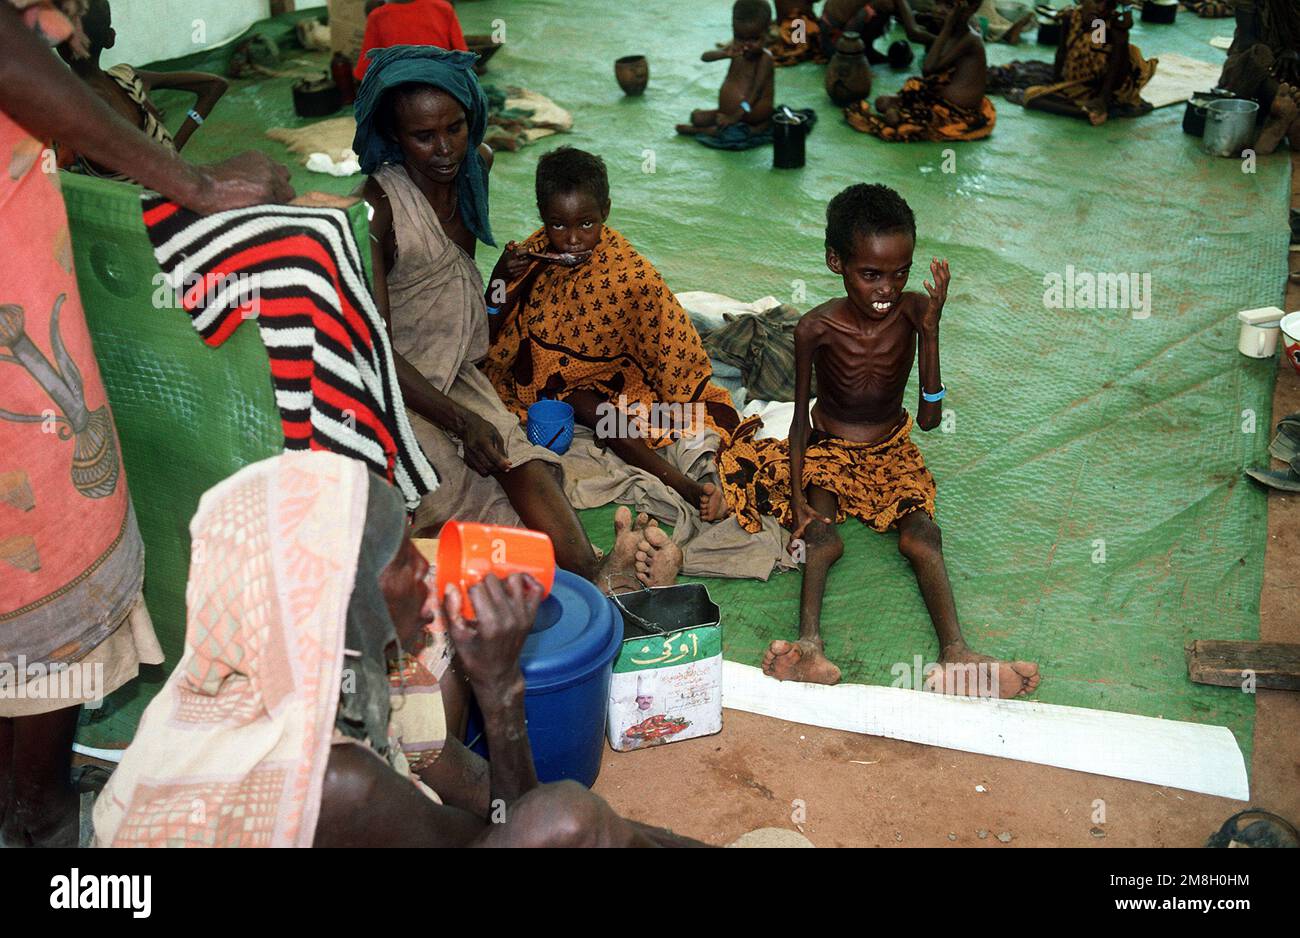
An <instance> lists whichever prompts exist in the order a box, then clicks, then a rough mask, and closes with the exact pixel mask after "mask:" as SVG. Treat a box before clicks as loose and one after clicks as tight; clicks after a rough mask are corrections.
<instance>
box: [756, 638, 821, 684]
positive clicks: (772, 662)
mask: <svg viewBox="0 0 1300 938" xmlns="http://www.w3.org/2000/svg"><path fill="white" fill-rule="evenodd" d="M763 673H764V674H766V675H768V676H769V677H774V678H776V679H777V680H778V681H802V682H804V683H806V684H838V683H839V682H840V669H839V668H837V667H835V665H833V664H831V663H830V661H829V660H828V659H827V657H826V655H825V654H824V653H823V652H822V648H821V643H820V642H816V641H813V640H812V639H803V640H801V641H798V642H783V641H781V640H780V639H778V640H777V641H774V642H773V643H772V644H770V645H768V646H767V651H766V652H764V653H763Z"/></svg>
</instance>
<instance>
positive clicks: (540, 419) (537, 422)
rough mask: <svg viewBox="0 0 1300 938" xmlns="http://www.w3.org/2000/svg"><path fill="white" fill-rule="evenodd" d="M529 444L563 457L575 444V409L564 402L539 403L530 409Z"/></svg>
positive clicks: (527, 430)
mask: <svg viewBox="0 0 1300 938" xmlns="http://www.w3.org/2000/svg"><path fill="white" fill-rule="evenodd" d="M526 432H527V434H528V442H530V443H532V444H534V445H536V446H545V447H546V448H547V449H549V450H550V451H551V452H553V453H556V454H559V455H563V454H564V453H566V452H567V451H568V449H569V447H570V446H571V445H572V444H573V407H572V406H570V405H569V404H566V403H564V401H538V402H537V403H536V404H534V405H532V406H531V407H529V408H528V426H527V427H526Z"/></svg>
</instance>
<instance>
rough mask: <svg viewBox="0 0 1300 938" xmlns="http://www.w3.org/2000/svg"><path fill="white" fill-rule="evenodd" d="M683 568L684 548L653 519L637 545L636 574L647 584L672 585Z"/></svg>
mask: <svg viewBox="0 0 1300 938" xmlns="http://www.w3.org/2000/svg"><path fill="white" fill-rule="evenodd" d="M681 569H682V549H681V548H680V547H678V546H677V545H676V544H674V543H673V542H672V540H671V539H670V538H669V537H668V534H667V532H665V531H664V529H663V528H661V527H659V525H658V524H657V523H656V522H654V521H653V520H651V522H650V523H649V524H648V525H646V526H645V527H644V528H642V529H641V540H640V541H639V542H638V543H637V545H636V575H637V579H639V580H640V581H641V582H642V583H644V584H645V585H646V586H672V585H673V584H674V583H676V582H677V574H678V573H680V572H681Z"/></svg>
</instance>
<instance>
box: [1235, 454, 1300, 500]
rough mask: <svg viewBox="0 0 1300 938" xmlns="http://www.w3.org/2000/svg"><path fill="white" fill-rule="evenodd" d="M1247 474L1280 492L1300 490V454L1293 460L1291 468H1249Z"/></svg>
mask: <svg viewBox="0 0 1300 938" xmlns="http://www.w3.org/2000/svg"><path fill="white" fill-rule="evenodd" d="M1246 475H1248V476H1250V477H1251V478H1252V479H1254V480H1255V481H1256V482H1258V483H1259V484H1260V485H1266V486H1268V487H1269V488H1271V489H1276V490H1277V491H1279V492H1300V456H1297V457H1296V458H1295V459H1292V460H1291V467H1290V468H1289V469H1247V470H1246Z"/></svg>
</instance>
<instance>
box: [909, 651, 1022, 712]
mask: <svg viewBox="0 0 1300 938" xmlns="http://www.w3.org/2000/svg"><path fill="white" fill-rule="evenodd" d="M1038 680H1039V675H1038V665H1036V664H1034V663H1033V662H1032V661H1000V660H999V659H997V658H994V657H993V656H992V655H981V654H979V653H977V652H974V651H971V650H970V649H969V648H967V647H965V646H962V645H957V646H954V647H953V648H952V649H951V650H949V651H946V652H944V653H943V654H941V655H940V656H939V664H938V666H936V667H934V668H932V669H931V670H930V671H928V672H927V673H926V676H925V681H924V683H923V684H922V687H923V689H925V690H927V691H931V692H933V693H939V694H951V695H955V696H963V697H1000V698H1003V699H1007V698H1011V697H1024V696H1027V695H1029V694H1032V693H1033V692H1034V690H1035V689H1036V688H1037V687H1038Z"/></svg>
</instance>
